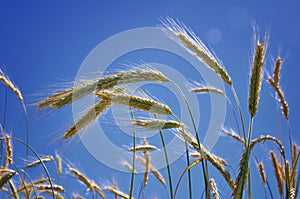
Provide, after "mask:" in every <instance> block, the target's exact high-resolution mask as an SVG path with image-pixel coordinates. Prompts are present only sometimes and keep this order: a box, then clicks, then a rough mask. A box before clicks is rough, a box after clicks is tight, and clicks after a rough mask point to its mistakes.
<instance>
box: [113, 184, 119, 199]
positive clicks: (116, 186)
mask: <svg viewBox="0 0 300 199" xmlns="http://www.w3.org/2000/svg"><path fill="white" fill-rule="evenodd" d="M114 189H118V185H117V182H116V181H115V180H114ZM118 198H119V197H118V195H116V196H115V199H118Z"/></svg>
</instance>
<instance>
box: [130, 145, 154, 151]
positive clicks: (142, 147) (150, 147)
mask: <svg viewBox="0 0 300 199" xmlns="http://www.w3.org/2000/svg"><path fill="white" fill-rule="evenodd" d="M154 150H157V148H156V146H153V145H149V144H147V145H140V146H136V147H135V148H130V151H135V152H143V153H145V152H147V151H154Z"/></svg>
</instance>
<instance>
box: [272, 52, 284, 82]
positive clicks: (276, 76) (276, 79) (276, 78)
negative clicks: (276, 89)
mask: <svg viewBox="0 0 300 199" xmlns="http://www.w3.org/2000/svg"><path fill="white" fill-rule="evenodd" d="M281 64H282V60H281V58H280V57H277V59H276V63H275V67H274V72H273V80H274V82H275V83H276V84H279V80H280V75H279V72H280V68H281Z"/></svg>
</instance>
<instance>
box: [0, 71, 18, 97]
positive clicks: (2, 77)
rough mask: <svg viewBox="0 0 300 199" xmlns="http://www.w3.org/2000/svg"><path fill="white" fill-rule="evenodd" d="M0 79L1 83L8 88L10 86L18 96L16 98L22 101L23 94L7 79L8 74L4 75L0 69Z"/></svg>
mask: <svg viewBox="0 0 300 199" xmlns="http://www.w3.org/2000/svg"><path fill="white" fill-rule="evenodd" d="M0 81H2V83H3V84H4V85H5V86H7V87H8V88H10V89H11V90H12V91H13V92H14V93H15V94H16V95H17V97H18V99H19V100H20V101H23V95H22V93H21V91H20V90H19V89H18V88H17V86H16V85H15V84H14V83H13V82H12V81H11V80H10V79H9V77H8V76H6V75H5V74H4V72H3V71H2V70H1V69H0Z"/></svg>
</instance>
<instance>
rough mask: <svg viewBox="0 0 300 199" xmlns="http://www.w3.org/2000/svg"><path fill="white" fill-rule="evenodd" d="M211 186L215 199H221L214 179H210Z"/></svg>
mask: <svg viewBox="0 0 300 199" xmlns="http://www.w3.org/2000/svg"><path fill="white" fill-rule="evenodd" d="M209 184H210V189H211V192H212V194H213V198H214V199H220V196H219V193H218V188H217V185H216V183H215V180H214V179H213V178H211V179H209Z"/></svg>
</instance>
